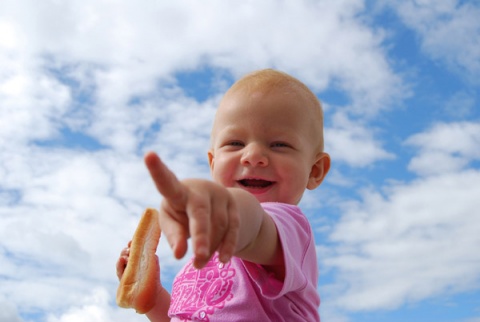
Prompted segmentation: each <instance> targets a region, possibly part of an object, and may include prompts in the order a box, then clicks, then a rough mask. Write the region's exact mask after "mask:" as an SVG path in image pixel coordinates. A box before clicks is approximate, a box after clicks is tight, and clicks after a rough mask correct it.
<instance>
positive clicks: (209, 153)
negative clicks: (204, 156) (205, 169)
mask: <svg viewBox="0 0 480 322" xmlns="http://www.w3.org/2000/svg"><path fill="white" fill-rule="evenodd" d="M214 158H215V157H214V156H213V151H212V150H208V164H209V165H210V172H211V171H213V164H214V163H215V161H214Z"/></svg>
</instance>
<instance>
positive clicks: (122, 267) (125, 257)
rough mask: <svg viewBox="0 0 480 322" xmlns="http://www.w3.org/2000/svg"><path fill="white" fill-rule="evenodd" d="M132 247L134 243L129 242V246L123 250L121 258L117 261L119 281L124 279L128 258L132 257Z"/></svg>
mask: <svg viewBox="0 0 480 322" xmlns="http://www.w3.org/2000/svg"><path fill="white" fill-rule="evenodd" d="M131 245H132V241H129V242H128V246H127V247H125V248H124V249H122V251H121V252H120V257H119V258H118V260H117V264H116V268H117V277H118V280H121V279H122V276H123V272H125V268H126V267H127V264H128V257H129V256H130V246H131Z"/></svg>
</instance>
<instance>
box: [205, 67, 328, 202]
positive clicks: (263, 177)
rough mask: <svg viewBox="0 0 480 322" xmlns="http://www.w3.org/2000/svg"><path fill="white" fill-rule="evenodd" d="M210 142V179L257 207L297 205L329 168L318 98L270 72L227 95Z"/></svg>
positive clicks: (288, 78) (237, 85) (291, 79)
mask: <svg viewBox="0 0 480 322" xmlns="http://www.w3.org/2000/svg"><path fill="white" fill-rule="evenodd" d="M211 142H212V145H211V149H210V151H209V161H210V166H211V171H212V176H213V179H214V180H215V181H217V182H219V183H221V184H223V185H225V186H227V187H240V188H242V189H245V190H247V191H249V192H251V193H252V194H254V195H255V196H256V197H257V199H258V200H259V201H260V202H263V201H278V202H285V203H290V204H297V203H298V202H299V201H300V199H301V196H302V195H303V192H304V190H305V189H315V188H316V187H317V186H318V185H320V183H321V182H322V180H323V178H324V177H325V175H326V173H327V172H328V170H329V166H330V158H329V156H328V154H326V153H324V152H323V113H322V109H321V105H320V102H319V101H318V99H317V97H316V96H315V95H314V94H313V93H312V92H311V91H310V90H309V89H308V87H306V86H305V85H304V84H303V83H302V82H300V81H299V80H297V79H296V78H294V77H292V76H290V75H288V74H285V73H282V72H279V71H275V70H271V69H267V70H260V71H257V72H254V73H251V74H248V75H246V76H245V77H243V78H242V79H240V80H239V81H237V82H236V83H235V84H233V86H232V87H231V88H230V89H229V90H228V91H227V93H226V94H225V96H224V97H223V99H222V101H221V102H220V106H219V108H218V110H217V114H216V116H215V120H214V124H213V129H212V139H211Z"/></svg>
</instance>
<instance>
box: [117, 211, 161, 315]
mask: <svg viewBox="0 0 480 322" xmlns="http://www.w3.org/2000/svg"><path fill="white" fill-rule="evenodd" d="M160 234H161V231H160V225H159V222H158V212H157V211H156V210H155V209H151V208H147V209H146V210H145V212H144V213H143V215H142V218H141V219H140V222H139V223H138V227H137V229H136V231H135V234H134V235H133V238H132V243H131V245H130V255H129V257H128V263H127V267H126V268H125V271H124V272H123V275H122V278H121V280H120V285H119V286H118V289H117V304H118V306H120V307H123V308H134V309H135V310H136V311H137V313H140V314H144V313H147V312H148V311H150V310H151V309H152V308H153V306H154V305H155V296H156V294H155V293H156V291H157V287H158V284H159V281H160V276H159V274H160V272H159V267H158V260H157V257H156V255H155V252H156V250H157V246H158V242H159V240H160Z"/></svg>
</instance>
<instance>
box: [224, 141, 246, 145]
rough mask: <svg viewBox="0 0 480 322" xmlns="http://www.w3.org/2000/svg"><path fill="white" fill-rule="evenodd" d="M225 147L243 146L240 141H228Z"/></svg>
mask: <svg viewBox="0 0 480 322" xmlns="http://www.w3.org/2000/svg"><path fill="white" fill-rule="evenodd" d="M227 145H230V146H243V145H244V144H243V142H241V141H230V142H228V144H227Z"/></svg>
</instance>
